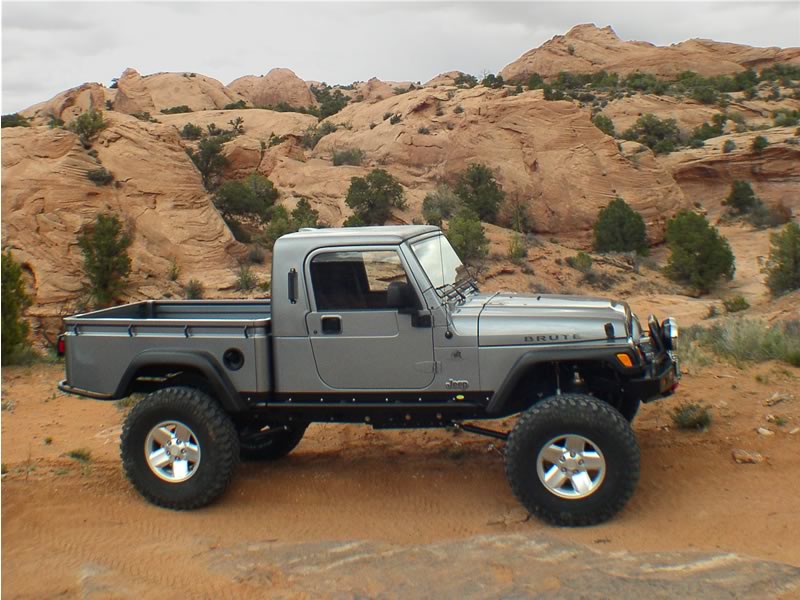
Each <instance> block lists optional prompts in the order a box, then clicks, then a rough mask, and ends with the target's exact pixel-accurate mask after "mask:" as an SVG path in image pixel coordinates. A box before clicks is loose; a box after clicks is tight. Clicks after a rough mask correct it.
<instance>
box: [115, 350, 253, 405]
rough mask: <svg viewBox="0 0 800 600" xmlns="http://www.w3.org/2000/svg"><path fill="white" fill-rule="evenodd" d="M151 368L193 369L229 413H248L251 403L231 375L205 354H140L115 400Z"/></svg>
mask: <svg viewBox="0 0 800 600" xmlns="http://www.w3.org/2000/svg"><path fill="white" fill-rule="evenodd" d="M148 367H159V368H165V367H168V368H174V369H175V370H181V369H191V370H193V371H198V372H199V373H202V374H203V376H204V377H205V378H206V380H207V381H208V383H209V385H210V386H211V390H212V391H213V392H214V395H215V396H216V398H217V399H218V400H219V402H220V404H221V405H222V406H223V408H224V409H225V410H227V411H228V412H242V411H245V410H247V404H246V403H245V402H244V400H243V399H242V398H241V396H240V395H239V393H238V392H237V391H236V387H235V386H234V385H233V383H232V382H231V380H230V378H229V377H228V375H227V373H225V371H224V369H223V368H222V367H221V366H220V364H219V362H218V361H217V359H216V358H214V356H212V355H211V354H209V353H208V352H205V351H192V352H187V351H186V350H145V351H143V352H141V353H139V354H137V355H136V356H135V357H134V359H133V360H132V361H131V364H130V365H128V368H127V369H126V371H125V374H124V375H123V376H122V379H121V380H120V383H119V386H117V391H116V394H115V397H117V398H123V397H125V396H127V395H128V393H129V392H128V390H130V386H131V384H132V383H133V381H134V379H135V378H136V376H137V373H139V372H140V371H142V370H143V369H145V368H148Z"/></svg>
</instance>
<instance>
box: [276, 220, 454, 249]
mask: <svg viewBox="0 0 800 600" xmlns="http://www.w3.org/2000/svg"><path fill="white" fill-rule="evenodd" d="M437 231H441V230H440V229H439V228H438V227H436V226H434V225H382V226H377V227H330V228H320V229H303V230H301V231H297V232H295V233H290V234H288V235H285V236H283V237H282V238H281V239H282V240H286V241H290V240H291V241H297V242H300V241H303V242H306V243H308V242H313V241H314V240H319V241H320V242H321V243H323V244H325V245H327V244H329V243H333V244H342V245H346V244H359V245H360V244H400V243H402V242H404V241H406V240H408V239H411V238H414V237H417V236H418V235H423V234H425V233H435V232H437Z"/></svg>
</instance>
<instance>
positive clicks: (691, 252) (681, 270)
mask: <svg viewBox="0 0 800 600" xmlns="http://www.w3.org/2000/svg"><path fill="white" fill-rule="evenodd" d="M667 244H668V245H669V248H670V251H671V255H670V258H669V264H668V265H667V269H666V273H667V275H668V276H669V277H670V278H671V279H673V280H675V281H678V282H681V283H684V284H687V285H689V286H691V287H693V288H694V289H696V290H697V291H698V292H699V293H701V294H704V293H707V292H708V291H709V290H710V289H711V288H712V287H713V286H714V285H715V284H716V283H717V281H719V279H720V278H721V277H725V278H727V279H732V278H733V274H734V272H735V270H736V267H735V260H734V256H733V252H731V248H730V245H729V244H728V240H726V239H725V238H724V237H722V236H721V235H720V234H719V232H718V231H717V229H716V228H714V227H712V226H711V225H709V223H708V221H707V220H706V219H705V217H703V216H701V215H698V214H696V213H690V212H681V213H678V215H677V216H675V217H674V218H673V219H671V220H670V221H669V223H667Z"/></svg>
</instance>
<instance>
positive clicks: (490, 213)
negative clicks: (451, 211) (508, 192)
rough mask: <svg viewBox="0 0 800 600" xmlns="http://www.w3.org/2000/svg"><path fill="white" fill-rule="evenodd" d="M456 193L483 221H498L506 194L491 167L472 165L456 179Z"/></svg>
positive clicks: (478, 164)
mask: <svg viewBox="0 0 800 600" xmlns="http://www.w3.org/2000/svg"><path fill="white" fill-rule="evenodd" d="M454 191H455V194H456V196H458V197H459V198H460V199H461V202H462V203H463V205H464V206H465V207H467V208H469V209H470V210H472V211H473V212H474V213H475V214H476V215H478V218H479V219H480V220H481V221H487V222H489V223H494V222H495V221H496V220H497V213H498V212H499V210H500V205H501V204H502V203H503V200H504V199H505V193H504V192H503V190H502V189H501V188H500V185H499V184H498V183H497V180H496V179H495V177H494V173H493V172H492V170H491V169H490V168H489V167H487V166H486V165H484V164H480V163H471V164H470V165H469V166H468V167H467V169H466V171H464V172H462V173H461V174H460V175H459V176H458V178H457V179H456V184H455V187H454Z"/></svg>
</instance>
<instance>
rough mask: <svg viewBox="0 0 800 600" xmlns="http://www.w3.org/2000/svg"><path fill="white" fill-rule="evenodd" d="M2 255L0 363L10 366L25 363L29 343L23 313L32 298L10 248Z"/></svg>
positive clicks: (27, 327)
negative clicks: (0, 359) (0, 361)
mask: <svg viewBox="0 0 800 600" xmlns="http://www.w3.org/2000/svg"><path fill="white" fill-rule="evenodd" d="M2 256H3V258H2V267H3V268H2V279H1V280H0V283H1V285H2V310H0V317H1V318H2V329H0V337H1V338H2V340H0V357H1V358H2V364H4V365H10V364H16V363H19V362H25V361H24V360H23V358H24V357H25V356H26V355H27V354H29V352H30V350H29V349H30V343H29V342H28V331H29V329H30V328H29V326H28V323H27V322H26V321H25V320H24V319H23V318H22V313H24V312H25V309H26V308H28V307H29V306H30V305H31V297H30V296H29V295H28V293H27V291H26V290H25V281H24V280H23V278H22V267H20V265H19V264H18V263H17V261H16V260H14V255H13V254H12V253H11V251H10V250H6V251H5V252H3V255H2Z"/></svg>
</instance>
